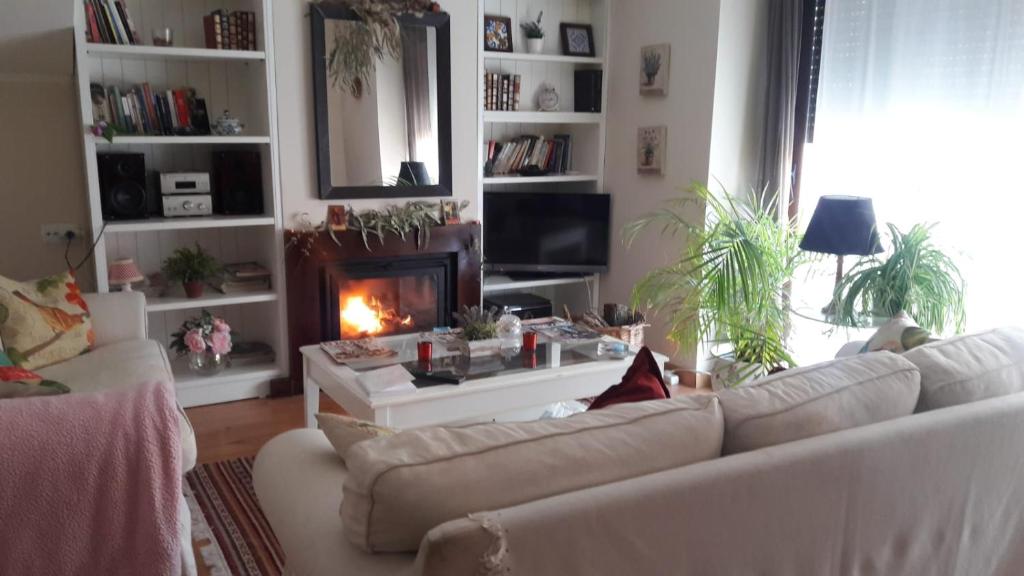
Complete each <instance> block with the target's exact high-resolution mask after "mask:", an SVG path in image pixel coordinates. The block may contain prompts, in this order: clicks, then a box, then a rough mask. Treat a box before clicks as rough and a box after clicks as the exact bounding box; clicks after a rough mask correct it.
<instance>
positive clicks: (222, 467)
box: [184, 458, 284, 576]
mask: <svg viewBox="0 0 1024 576" xmlns="http://www.w3.org/2000/svg"><path fill="white" fill-rule="evenodd" d="M252 462H253V459H252V458H241V459H238V460H225V461H223V462H214V463H212V464H200V465H198V466H196V467H195V468H194V469H193V470H192V471H191V472H189V473H188V474H186V475H185V479H186V483H185V486H184V489H185V490H184V491H185V499H186V500H187V501H188V505H189V510H190V512H191V513H192V545H193V547H194V549H195V551H196V556H197V558H196V564H197V565H198V571H199V574H200V576H205V575H209V576H280V574H281V573H282V567H283V566H284V553H283V552H282V551H281V545H280V544H278V542H277V538H276V537H274V532H273V531H272V530H271V529H270V524H269V523H268V522H267V519H266V518H265V517H264V516H263V511H262V510H261V509H260V505H259V502H258V501H257V500H256V493H255V492H254V491H253V489H252Z"/></svg>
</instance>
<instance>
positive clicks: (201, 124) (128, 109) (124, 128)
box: [89, 82, 210, 136]
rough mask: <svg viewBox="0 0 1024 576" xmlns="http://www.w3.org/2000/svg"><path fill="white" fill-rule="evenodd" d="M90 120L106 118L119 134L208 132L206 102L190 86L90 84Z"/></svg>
mask: <svg viewBox="0 0 1024 576" xmlns="http://www.w3.org/2000/svg"><path fill="white" fill-rule="evenodd" d="M89 89H90V92H91V93H92V103H93V120H94V121H95V122H96V123H99V122H101V121H106V122H107V123H109V124H111V125H112V126H113V127H114V129H115V130H116V131H117V132H118V133H119V134H149V135H164V136H171V135H186V134H209V133H210V119H209V116H208V114H207V112H206V101H205V100H203V99H202V98H196V91H195V90H194V89H192V88H177V89H174V90H165V91H159V90H154V89H153V88H151V87H150V85H149V83H148V82H147V83H144V84H141V85H137V86H131V87H129V88H120V87H118V86H109V87H107V88H104V87H103V86H101V85H99V84H95V83H94V84H90V86H89Z"/></svg>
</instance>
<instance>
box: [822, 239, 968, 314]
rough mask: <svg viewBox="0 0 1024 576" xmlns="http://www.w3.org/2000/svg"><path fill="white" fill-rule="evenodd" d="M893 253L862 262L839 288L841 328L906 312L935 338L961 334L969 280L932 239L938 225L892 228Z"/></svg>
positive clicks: (838, 308)
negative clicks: (944, 334) (934, 335)
mask: <svg viewBox="0 0 1024 576" xmlns="http://www.w3.org/2000/svg"><path fill="white" fill-rule="evenodd" d="M888 227H889V235H890V237H891V241H892V242H891V244H892V246H891V248H890V249H889V250H888V251H887V252H885V253H882V254H879V255H878V256H872V257H870V258H865V259H863V260H861V261H860V262H858V263H857V264H856V265H855V266H854V267H853V268H851V269H850V271H849V272H848V273H847V274H846V276H845V277H843V280H842V281H841V282H840V283H839V286H837V287H836V292H835V302H836V315H835V316H834V318H833V321H834V322H835V323H836V324H838V325H842V326H863V325H865V324H866V323H868V322H869V321H871V320H873V319H877V318H886V319H888V318H892V317H894V316H896V315H897V314H899V313H900V312H906V313H907V314H908V315H909V316H910V317H911V318H913V319H914V321H915V322H917V323H918V325H919V326H920V327H921V328H924V329H925V330H929V331H931V332H933V333H935V334H942V333H945V332H946V330H947V329H948V328H952V329H953V330H954V331H955V332H958V333H959V332H962V331H963V329H964V324H965V322H966V313H965V311H964V279H963V276H962V275H961V274H960V269H959V268H958V267H957V265H956V263H955V262H954V261H953V259H952V258H950V257H949V256H948V255H947V254H946V253H945V252H943V251H942V250H941V249H939V248H938V247H937V246H936V244H935V242H934V240H933V237H932V229H933V228H934V225H924V224H915V225H914V226H913V227H911V228H910V230H909V231H908V232H903V231H902V230H900V229H899V228H897V227H896V226H894V225H892V224H889V225H888Z"/></svg>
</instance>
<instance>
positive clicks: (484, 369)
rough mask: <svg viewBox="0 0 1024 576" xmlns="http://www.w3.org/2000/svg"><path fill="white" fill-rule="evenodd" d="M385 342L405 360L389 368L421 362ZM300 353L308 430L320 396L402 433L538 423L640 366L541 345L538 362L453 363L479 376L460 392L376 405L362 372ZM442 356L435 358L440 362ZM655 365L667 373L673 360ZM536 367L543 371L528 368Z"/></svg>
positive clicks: (400, 343)
mask: <svg viewBox="0 0 1024 576" xmlns="http://www.w3.org/2000/svg"><path fill="white" fill-rule="evenodd" d="M380 340H381V342H383V343H385V344H386V345H388V346H389V347H391V348H392V349H395V350H397V351H398V352H399V354H398V356H397V357H396V358H392V359H390V360H389V361H388V363H390V364H394V363H396V362H405V361H415V359H416V340H417V337H416V336H394V337H389V338H381V339H380ZM435 348H436V347H435ZM300 352H301V353H302V370H303V391H304V394H305V412H306V426H307V427H309V428H315V427H316V419H315V417H314V416H315V414H316V413H317V411H318V410H319V408H320V391H321V390H322V391H324V392H325V393H326V394H327V395H328V396H329V397H331V398H332V399H333V400H334V401H335V402H337V403H338V404H340V405H341V406H342V407H343V408H344V409H345V410H346V411H348V413H349V414H351V415H352V416H353V417H355V418H360V419H362V420H367V421H370V422H374V423H377V424H381V425H384V426H391V427H395V428H413V427H417V426H431V425H437V424H451V423H466V422H479V421H487V420H499V421H509V420H526V419H532V418H537V417H538V416H540V415H541V413H542V412H543V410H544V408H545V407H546V406H548V405H550V404H552V403H555V402H561V401H567V400H575V399H577V398H587V397H591V396H597V395H599V394H600V393H602V392H604V391H605V390H606V389H608V387H609V386H612V385H614V384H618V383H619V381H620V380H621V378H622V375H623V374H625V372H626V370H627V369H628V368H629V366H630V364H632V362H633V357H632V356H630V357H628V358H626V359H623V360H614V359H609V358H606V357H599V356H598V355H597V353H596V352H597V345H596V343H590V344H581V345H578V346H577V345H572V346H570V345H559V344H549V343H542V344H540V345H539V346H538V351H537V354H536V355H535V356H527V357H524V356H516V357H513V358H508V359H503V358H501V357H492V358H490V359H487V358H484V359H473V360H472V361H470V360H469V359H468V358H464V357H462V358H459V359H456V360H452V361H455V362H459V363H460V364H461V365H462V366H461V368H463V369H466V370H467V371H469V372H473V373H474V374H473V375H472V376H471V377H468V378H467V379H466V380H465V381H463V382H462V383H461V384H458V385H437V386H430V387H427V388H418V389H416V390H415V391H412V392H402V393H397V394H389V395H381V396H374V397H372V398H371V397H369V396H368V395H367V394H366V392H365V391H364V390H363V389H362V387H360V386H359V384H358V383H357V382H356V378H357V376H358V372H356V371H355V370H353V369H352V368H350V367H348V366H344V365H340V364H337V363H336V362H335V361H334V360H332V359H331V357H330V356H328V355H327V354H326V353H324V351H323V350H321V349H320V347H319V345H313V346H306V347H304V348H302V349H301V350H300ZM441 354H443V353H441ZM438 355H439V353H438V351H437V350H435V357H436V356H438ZM655 357H656V358H657V360H658V364H659V367H660V368H661V369H662V371H664V366H665V362H666V361H667V360H668V358H667V357H665V356H662V355H660V354H655ZM534 360H536V362H537V367H536V368H532V367H529V366H531V365H532V364H533V361H534ZM435 362H436V361H435Z"/></svg>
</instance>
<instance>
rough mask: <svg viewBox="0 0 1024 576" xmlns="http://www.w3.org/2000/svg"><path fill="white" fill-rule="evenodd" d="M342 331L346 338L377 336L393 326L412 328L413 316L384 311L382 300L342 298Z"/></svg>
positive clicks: (389, 310)
mask: <svg viewBox="0 0 1024 576" xmlns="http://www.w3.org/2000/svg"><path fill="white" fill-rule="evenodd" d="M342 299H343V304H342V306H341V314H340V316H341V331H342V334H343V335H345V336H364V335H370V336H373V335H376V334H380V333H381V332H384V331H385V330H387V329H388V328H391V327H393V326H396V325H397V326H402V327H408V326H412V316H405V317H404V318H402V317H399V315H398V313H397V312H396V311H395V310H393V309H390V308H389V309H386V310H385V309H384V307H383V306H382V305H381V303H380V300H378V299H377V298H374V297H371V298H370V299H369V302H367V300H366V298H364V297H363V296H342Z"/></svg>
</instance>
